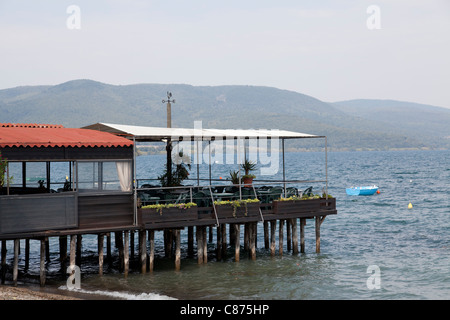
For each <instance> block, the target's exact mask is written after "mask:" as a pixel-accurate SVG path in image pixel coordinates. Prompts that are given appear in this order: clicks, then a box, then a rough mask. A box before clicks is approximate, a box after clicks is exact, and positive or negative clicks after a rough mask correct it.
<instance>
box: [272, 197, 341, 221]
mask: <svg viewBox="0 0 450 320" xmlns="http://www.w3.org/2000/svg"><path fill="white" fill-rule="evenodd" d="M327 210H330V211H332V210H336V199H335V198H330V199H310V200H289V201H278V200H275V201H273V213H274V214H292V215H295V216H297V217H302V216H304V217H310V216H314V215H315V214H316V215H317V214H319V213H320V212H323V211H327Z"/></svg>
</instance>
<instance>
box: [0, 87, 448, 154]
mask: <svg viewBox="0 0 450 320" xmlns="http://www.w3.org/2000/svg"><path fill="white" fill-rule="evenodd" d="M167 91H171V92H172V94H173V98H174V99H175V100H176V102H175V103H174V104H173V105H172V125H173V127H193V122H194V121H195V120H202V121H203V127H204V128H243V129H247V128H253V129H258V128H265V129H286V130H293V131H298V132H306V133H312V134H318V135H326V136H327V137H328V145H329V147H330V148H331V149H332V150H333V149H334V150H386V149H398V148H449V147H450V139H449V136H450V132H449V129H448V126H445V123H450V121H449V119H450V118H449V117H450V116H449V115H450V110H447V109H444V108H437V107H432V106H426V105H419V104H413V103H408V102H397V101H383V100H352V101H345V102H338V103H325V102H323V101H320V100H318V99H315V98H313V97H310V96H307V95H304V94H301V93H297V92H293V91H287V90H280V89H276V88H271V87H259V86H211V87H210V86H191V85H184V84H135V85H123V86H116V85H109V84H104V83H100V82H96V81H92V80H74V81H69V82H65V83H62V84H59V85H55V86H28V87H17V88H11V89H4V90H0V114H1V118H0V122H13V123H19V122H22V123H52V124H62V125H64V126H66V127H81V126H85V125H89V124H93V123H96V122H109V123H120V124H134V125H148V126H161V127H164V126H166V105H165V104H163V103H162V100H163V99H167V97H166V92H167ZM311 143H312V142H303V141H302V142H301V143H300V142H298V141H297V142H292V143H291V144H290V145H289V147H300V146H306V147H308V146H311Z"/></svg>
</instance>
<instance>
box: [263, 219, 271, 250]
mask: <svg viewBox="0 0 450 320" xmlns="http://www.w3.org/2000/svg"><path fill="white" fill-rule="evenodd" d="M263 225H264V248H265V249H266V250H267V249H269V248H270V242H269V221H267V220H264V223H263Z"/></svg>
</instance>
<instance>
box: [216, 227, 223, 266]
mask: <svg viewBox="0 0 450 320" xmlns="http://www.w3.org/2000/svg"><path fill="white" fill-rule="evenodd" d="M216 234H217V237H216V243H217V245H216V256H217V261H220V260H222V227H221V226H218V227H217V228H216Z"/></svg>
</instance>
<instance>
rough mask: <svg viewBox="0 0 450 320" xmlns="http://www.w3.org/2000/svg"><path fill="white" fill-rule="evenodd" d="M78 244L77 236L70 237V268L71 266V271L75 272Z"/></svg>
mask: <svg viewBox="0 0 450 320" xmlns="http://www.w3.org/2000/svg"><path fill="white" fill-rule="evenodd" d="M76 243H77V236H76V235H71V236H70V253H69V256H70V258H69V266H70V268H71V270H74V268H75V262H76V258H75V252H76Z"/></svg>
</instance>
